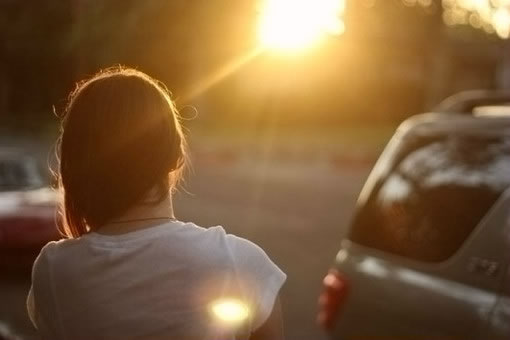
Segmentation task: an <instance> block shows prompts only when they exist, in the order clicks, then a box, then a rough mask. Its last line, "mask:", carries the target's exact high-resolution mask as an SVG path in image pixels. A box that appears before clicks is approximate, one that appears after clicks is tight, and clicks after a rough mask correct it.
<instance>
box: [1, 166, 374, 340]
mask: <svg viewBox="0 0 510 340" xmlns="http://www.w3.org/2000/svg"><path fill="white" fill-rule="evenodd" d="M367 174H368V166H367V165H365V166H362V165H360V164H356V165H348V164H346V165H344V166H338V164H335V165H334V166H333V165H331V164H329V163H328V162H325V161H315V162H314V163H310V162H300V161H295V160H294V161H292V162H277V161H270V160H266V161H264V162H261V161H260V160H257V159H254V160H252V161H247V162H246V161H239V160H232V159H230V158H227V159H224V158H222V159H216V160H214V159H212V160H211V159H209V160H205V161H202V162H195V171H194V174H190V175H189V176H188V178H189V179H188V181H187V184H186V190H187V191H188V192H189V193H185V192H183V191H181V193H180V194H178V197H177V199H176V204H175V206H176V207H175V209H176V214H177V216H178V217H179V218H180V219H181V220H184V221H194V222H195V223H197V224H201V225H204V226H210V225H218V224H221V225H223V226H224V227H225V228H226V229H227V231H228V232H231V233H234V234H237V235H239V236H243V237H247V238H249V239H251V240H252V241H254V242H256V243H258V244H259V245H260V246H261V247H263V248H264V249H265V250H266V251H267V253H268V254H269V255H270V257H271V258H272V259H273V260H274V261H275V262H276V263H277V264H278V265H279V266H280V267H281V268H282V269H283V270H284V271H285V272H286V273H287V275H288V281H287V283H286V285H285V287H284V290H283V292H282V303H283V309H284V314H285V315H284V320H285V326H286V335H287V339H290V340H301V339H302V340H318V339H322V338H323V335H322V333H321V332H320V330H318V329H317V328H316V327H315V324H314V318H315V311H316V309H315V304H316V298H317V295H318V292H319V288H320V282H321V279H322V277H323V275H324V274H325V273H326V271H327V269H328V266H329V265H330V263H331V261H332V259H333V257H334V255H335V253H336V250H337V247H338V244H339V241H340V239H341V237H342V235H343V233H344V232H345V227H346V226H347V223H348V221H349V218H350V215H351V212H352V209H353V207H354V204H355V199H356V196H357V194H358V192H359V190H360V188H361V185H362V183H363V181H364V180H365V178H366V176H367ZM28 286H29V281H28V278H27V276H26V275H25V276H20V275H18V276H16V277H15V276H12V275H4V273H2V274H1V275H0V319H3V320H5V321H7V322H9V323H10V324H12V326H13V327H15V328H16V329H18V330H19V332H20V333H22V334H23V335H25V336H26V337H27V339H36V337H35V335H34V332H33V331H32V330H31V329H30V326H29V324H28V322H27V320H26V317H25V312H24V311H25V308H24V300H25V294H26V291H27V289H28Z"/></svg>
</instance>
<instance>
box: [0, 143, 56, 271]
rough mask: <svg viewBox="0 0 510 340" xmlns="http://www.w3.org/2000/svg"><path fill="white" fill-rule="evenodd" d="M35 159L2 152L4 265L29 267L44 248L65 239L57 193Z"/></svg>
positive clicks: (0, 243)
mask: <svg viewBox="0 0 510 340" xmlns="http://www.w3.org/2000/svg"><path fill="white" fill-rule="evenodd" d="M46 182H47V181H45V176H43V170H42V168H41V166H40V164H39V162H38V161H37V159H36V158H35V157H32V156H31V155H29V154H26V153H23V152H22V151H20V150H18V149H0V266H1V267H2V268H6V267H7V268H27V267H28V268H29V267H30V266H31V265H32V263H33V261H34V259H35V257H36V256H37V254H38V253H39V251H40V249H41V247H42V246H44V245H45V244H46V243H47V242H49V241H52V240H57V239H59V238H60V237H61V236H60V234H59V232H58V230H57V227H56V223H55V221H56V205H57V194H56V192H54V191H53V190H52V189H51V188H50V187H49V186H48V185H47V183H46Z"/></svg>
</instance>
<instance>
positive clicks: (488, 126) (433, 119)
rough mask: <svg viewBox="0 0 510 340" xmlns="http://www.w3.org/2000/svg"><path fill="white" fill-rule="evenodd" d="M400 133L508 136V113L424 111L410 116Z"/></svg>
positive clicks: (509, 119) (509, 134)
mask: <svg viewBox="0 0 510 340" xmlns="http://www.w3.org/2000/svg"><path fill="white" fill-rule="evenodd" d="M398 130H399V132H401V133H412V134H425V135H428V134H431V135H436V134H453V135H475V136H487V137H490V136H501V135H508V136H509V138H510V115H509V116H505V115H499V116H490V115H487V116H485V115H484V116H475V115H471V114H460V113H424V114H419V115H415V116H412V117H410V118H408V119H407V120H405V121H404V122H403V123H402V124H401V125H400V127H399V129H398Z"/></svg>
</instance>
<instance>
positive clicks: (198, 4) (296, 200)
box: [0, 0, 510, 339]
mask: <svg viewBox="0 0 510 340" xmlns="http://www.w3.org/2000/svg"><path fill="white" fill-rule="evenodd" d="M0 27H1V28H0V36H1V40H0V158H1V157H4V159H7V161H4V163H5V164H7V162H10V163H9V164H12V163H13V162H16V161H17V162H19V163H21V165H20V166H19V167H20V168H27V169H32V168H31V167H30V165H29V163H30V161H29V160H27V159H29V158H34V159H36V162H37V163H38V164H39V165H38V166H37V169H39V170H40V171H39V170H38V171H39V172H38V171H35V170H33V171H32V170H31V171H29V172H28V173H29V174H30V175H26V176H25V175H24V176H25V177H27V176H31V177H30V178H31V179H32V180H29V179H27V178H28V177H27V178H25V177H23V179H24V183H25V184H26V185H25V186H22V187H20V190H19V191H20V192H21V191H23V192H26V191H27V190H26V189H33V188H34V187H37V188H41V187H46V186H47V185H48V184H49V183H50V182H51V179H50V176H49V175H48V172H47V170H46V168H47V164H48V163H50V164H53V162H54V158H53V157H52V156H51V154H52V149H53V144H54V140H55V138H56V136H57V135H58V129H59V119H58V118H57V115H58V114H59V113H61V112H62V109H63V107H64V106H65V104H66V98H67V95H68V93H69V92H70V91H71V90H72V89H73V88H74V86H75V83H76V82H77V81H79V80H81V79H83V78H85V77H88V76H91V75H93V74H94V73H95V72H96V71H97V70H99V69H100V68H104V67H108V66H112V65H118V64H121V65H126V66H131V67H135V68H138V69H140V70H142V71H144V72H146V73H148V74H150V75H151V76H153V77H156V78H158V79H159V80H161V81H163V82H164V83H165V84H166V85H167V86H168V88H169V89H170V91H171V92H172V95H173V99H174V100H175V101H176V103H177V107H178V109H179V110H180V112H181V115H182V119H183V123H184V125H185V127H186V130H187V135H188V138H189V141H190V147H191V156H192V161H193V170H192V171H190V172H189V174H188V176H187V181H186V184H185V189H184V190H181V192H180V193H179V194H178V196H177V198H176V199H177V202H176V206H177V207H176V211H177V217H178V218H180V219H181V220H191V221H194V222H196V223H197V224H202V225H204V226H209V225H216V224H221V225H224V226H225V228H226V229H227V230H228V231H229V232H232V233H235V234H237V235H240V236H244V237H247V238H249V239H251V240H253V241H255V242H257V243H258V244H259V245H261V246H262V247H263V248H264V249H265V250H266V251H267V252H268V254H269V255H270V256H271V257H272V258H273V259H274V261H275V262H276V263H277V264H278V265H279V266H280V267H281V268H282V269H283V270H284V271H285V272H286V273H287V274H288V281H287V284H286V286H285V287H284V290H283V292H282V302H283V309H284V314H285V316H284V318H285V324H286V334H287V338H288V339H311V338H312V339H320V338H321V337H322V336H323V335H322V334H321V332H320V331H319V330H318V328H317V327H316V326H315V321H314V319H315V312H316V308H315V303H316V297H317V295H318V292H319V288H320V281H321V278H322V276H323V274H324V273H325V271H327V269H328V267H329V265H330V263H331V261H332V260H333V258H334V256H335V252H336V250H337V248H338V245H339V242H340V239H341V237H342V235H343V233H344V230H345V227H346V226H347V224H348V223H349V220H350V214H351V211H352V209H353V207H354V205H355V202H356V197H357V195H358V192H359V190H360V189H361V186H362V184H363V182H364V180H365V178H366V176H367V175H368V172H369V170H370V167H371V166H372V165H373V163H374V162H375V160H376V157H377V156H378V154H379V153H380V151H381V150H382V148H383V147H384V145H385V143H386V142H387V140H388V139H389V137H390V136H391V134H392V133H393V131H394V129H395V127H396V126H397V125H398V124H399V123H400V122H401V121H402V120H403V119H405V118H406V117H409V116H411V115H413V114H417V113H421V112H428V111H431V110H433V108H434V107H435V106H436V105H437V104H438V103H439V102H440V101H441V100H443V99H444V98H446V97H448V96H450V95H452V94H454V93H457V92H459V91H462V90H468V89H510V39H509V38H510V0H442V1H441V0H299V1H298V0H293V1H291V0H237V1H232V0H187V1H186V0H145V1H139V0H104V1H87V0H63V1H35V0H32V1H16V0H0ZM155 147H157V146H155ZM2 150H8V152H7V151H5V152H2ZM5 155H7V156H5ZM1 164H2V159H0V165H1ZM16 166H17V165H16ZM5 169H7V166H4V170H2V166H0V177H1V175H2V171H3V174H4V177H5V178H7V177H6V176H7V175H6V174H7V173H8V171H7V170H5ZM16 171H18V170H16ZM20 171H21V170H20ZM11 172H12V171H11ZM11 177H12V176H11ZM34 177H38V178H37V180H34ZM39 177H40V178H39ZM13 178H14V177H13ZM4 181H5V182H7V180H5V179H4ZM34 183H35V184H34ZM4 185H5V183H4ZM7 191H8V192H9V195H7V194H6V193H5V192H7ZM13 191H14V190H13V189H12V188H9V190H7V189H5V188H4V189H0V205H3V207H4V208H3V209H0V214H10V215H9V216H11V215H13V214H14V213H13V212H12V211H13V209H17V210H16V214H18V215H22V216H23V211H24V210H21V208H19V205H20V204H21V203H20V204H18V205H16V204H13V203H12V202H13V200H16V199H17V200H18V201H19V202H25V201H26V200H23V199H19V198H13V197H14V196H12V192H13ZM16 197H18V196H16ZM48 200H50V201H51V199H48ZM18 201H16V202H18ZM46 205H47V206H48V207H49V209H51V208H52V206H51V204H50V203H48V204H46ZM6 207H10V208H6ZM13 207H14V208H13ZM9 209H11V210H9ZM14 215H15V214H14ZM4 233H5V234H6V235H7V233H6V232H4ZM0 236H1V233H0ZM19 237H21V238H23V237H24V236H19ZM1 241H2V237H0V246H2V242H1ZM3 247H4V248H5V246H3ZM9 247H12V246H11V245H9ZM17 251H18V253H16V254H17V255H16V256H14V258H13V259H12V258H11V257H9V258H8V257H7V255H4V252H0V256H3V257H4V258H3V260H2V259H0V260H2V261H0V262H2V263H4V264H5V263H7V265H6V266H5V267H8V268H9V269H1V270H2V271H1V272H0V273H1V275H0V320H1V321H2V322H3V323H5V324H7V325H9V327H10V328H11V329H12V330H13V331H14V332H16V333H18V334H20V335H22V336H24V337H26V338H27V339H31V338H33V339H37V335H36V333H35V331H34V330H33V329H32V328H31V326H30V324H29V322H28V321H27V319H26V316H25V308H24V299H25V295H26V293H27V289H28V287H29V283H30V278H29V275H28V274H27V272H28V271H27V270H26V262H28V263H31V261H30V259H29V260H27V261H26V262H25V263H24V265H25V268H24V269H22V270H18V269H19V268H20V267H23V266H21V264H20V265H18V263H16V261H17V260H16V259H19V258H20V256H21V255H20V254H21V252H22V250H19V249H17ZM23 251H24V250H23ZM32 253H33V252H32ZM35 253H36V252H35ZM32 256H33V254H32ZM13 268H14V270H13Z"/></svg>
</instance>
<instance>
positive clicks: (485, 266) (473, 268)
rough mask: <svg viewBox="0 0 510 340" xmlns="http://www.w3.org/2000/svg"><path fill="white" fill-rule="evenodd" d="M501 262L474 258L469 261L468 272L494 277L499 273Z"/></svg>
mask: <svg viewBox="0 0 510 340" xmlns="http://www.w3.org/2000/svg"><path fill="white" fill-rule="evenodd" d="M499 267H500V265H499V262H497V261H493V260H488V259H483V258H480V257H472V258H471V259H470V260H469V264H468V270H469V272H470V273H474V274H481V275H485V276H491V277H494V276H496V275H497V274H498V272H499Z"/></svg>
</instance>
